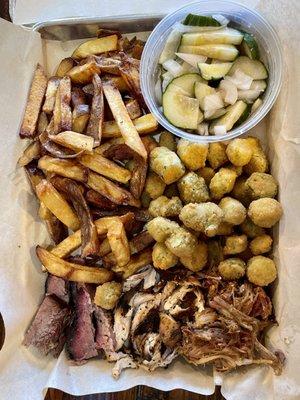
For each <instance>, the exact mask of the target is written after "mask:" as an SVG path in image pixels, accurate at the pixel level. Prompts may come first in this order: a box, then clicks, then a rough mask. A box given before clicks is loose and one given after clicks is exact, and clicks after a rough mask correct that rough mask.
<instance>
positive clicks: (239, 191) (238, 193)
mask: <svg viewBox="0 0 300 400" xmlns="http://www.w3.org/2000/svg"><path fill="white" fill-rule="evenodd" d="M246 181H247V178H246V177H245V176H239V177H238V178H237V180H236V181H235V184H234V186H233V189H232V191H231V193H230V195H231V196H232V197H234V198H235V199H237V200H239V201H240V202H241V203H242V204H243V205H244V206H245V207H248V206H249V204H250V203H251V201H252V198H251V194H250V191H249V188H248V186H247V185H246Z"/></svg>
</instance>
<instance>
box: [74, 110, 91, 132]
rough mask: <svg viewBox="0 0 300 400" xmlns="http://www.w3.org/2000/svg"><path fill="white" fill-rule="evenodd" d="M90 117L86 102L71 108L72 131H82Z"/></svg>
mask: <svg viewBox="0 0 300 400" xmlns="http://www.w3.org/2000/svg"><path fill="white" fill-rule="evenodd" d="M89 119H90V107H89V106H88V105H87V104H79V105H78V106H76V107H75V108H74V110H73V114H72V130H73V131H74V132H78V133H82V132H84V130H85V128H86V126H87V124H88V122H89Z"/></svg>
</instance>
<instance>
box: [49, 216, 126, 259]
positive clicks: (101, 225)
mask: <svg viewBox="0 0 300 400" xmlns="http://www.w3.org/2000/svg"><path fill="white" fill-rule="evenodd" d="M115 218H116V217H104V218H99V219H98V220H96V221H95V225H96V229H97V233H98V236H103V235H106V234H107V231H108V229H109V226H110V222H111V220H114V219H115ZM119 218H120V220H121V222H122V224H124V226H125V229H126V227H127V226H128V225H130V224H131V223H132V220H133V219H134V214H133V213H130V212H128V213H127V214H124V215H122V216H120V217H119ZM80 246H81V230H80V229H79V230H78V231H76V232H74V233H73V234H71V235H70V236H68V237H67V238H66V239H64V240H63V241H62V242H60V243H59V244H58V245H57V246H55V247H54V248H53V249H52V250H51V253H52V254H54V255H56V256H57V257H60V258H65V257H67V256H69V255H70V254H72V253H73V251H75V250H77V249H78V248H79V247H80Z"/></svg>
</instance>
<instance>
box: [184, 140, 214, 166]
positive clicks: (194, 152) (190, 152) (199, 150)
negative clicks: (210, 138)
mask: <svg viewBox="0 0 300 400" xmlns="http://www.w3.org/2000/svg"><path fill="white" fill-rule="evenodd" d="M207 152H208V145H207V144H204V143H203V144H202V143H193V142H190V141H189V140H185V139H180V140H179V142H178V145H177V154H178V155H179V157H180V159H181V161H182V162H183V164H184V165H185V166H186V168H187V169H189V170H191V171H195V170H197V169H199V168H203V167H204V166H205V161H206V157H207Z"/></svg>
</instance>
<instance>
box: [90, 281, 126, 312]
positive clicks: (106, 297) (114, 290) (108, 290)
mask: <svg viewBox="0 0 300 400" xmlns="http://www.w3.org/2000/svg"><path fill="white" fill-rule="evenodd" d="M121 294H122V284H121V283H118V282H106V283H103V285H100V286H97V288H96V292H95V297H94V303H95V304H96V305H97V306H100V307H102V308H104V309H105V310H112V309H113V308H114V307H115V306H116V304H117V302H118V300H119V298H120V296H121Z"/></svg>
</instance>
